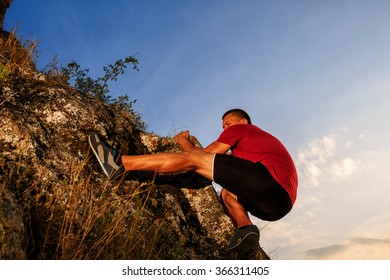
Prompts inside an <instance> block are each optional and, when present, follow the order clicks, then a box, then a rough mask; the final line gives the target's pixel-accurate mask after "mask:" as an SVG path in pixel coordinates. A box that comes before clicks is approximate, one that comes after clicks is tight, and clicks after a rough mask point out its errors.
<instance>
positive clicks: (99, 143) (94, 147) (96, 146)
mask: <svg viewBox="0 0 390 280" xmlns="http://www.w3.org/2000/svg"><path fill="white" fill-rule="evenodd" d="M93 137H95V139H93ZM96 140H97V141H96ZM88 142H89V145H90V146H91V149H92V151H93V153H94V154H95V156H96V158H97V160H98V162H99V164H100V166H101V168H102V169H103V172H104V174H106V176H107V177H110V173H109V172H108V170H107V169H106V167H105V165H104V162H103V161H102V159H101V158H100V155H99V151H98V150H97V149H99V146H101V147H102V148H103V153H104V148H105V147H104V144H103V142H102V141H101V140H100V138H99V136H97V134H95V133H93V134H91V135H89V136H88Z"/></svg>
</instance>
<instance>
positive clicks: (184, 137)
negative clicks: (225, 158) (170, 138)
mask: <svg viewBox="0 0 390 280" xmlns="http://www.w3.org/2000/svg"><path fill="white" fill-rule="evenodd" d="M189 137H190V132H189V131H188V130H186V131H183V132H180V133H179V134H177V135H176V136H175V140H176V142H177V143H178V144H180V146H181V147H182V148H183V151H191V150H201V148H198V147H195V146H194V145H193V144H192V143H191V142H190V140H189ZM229 149H230V146H229V145H228V144H224V143H220V142H213V143H211V144H210V145H208V146H207V147H206V148H203V149H202V150H203V151H205V152H208V153H213V154H214V153H217V154H224V153H226V152H227V151H228V150H229Z"/></svg>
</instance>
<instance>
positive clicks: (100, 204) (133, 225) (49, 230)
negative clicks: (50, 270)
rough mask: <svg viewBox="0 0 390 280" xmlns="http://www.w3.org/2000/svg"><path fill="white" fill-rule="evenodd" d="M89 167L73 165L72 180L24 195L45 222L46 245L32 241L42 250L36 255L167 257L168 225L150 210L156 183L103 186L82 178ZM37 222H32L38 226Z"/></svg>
mask: <svg viewBox="0 0 390 280" xmlns="http://www.w3.org/2000/svg"><path fill="white" fill-rule="evenodd" d="M86 163H87V162H84V163H82V165H74V164H73V165H71V166H70V176H69V178H68V179H65V180H64V182H63V183H62V184H61V185H60V186H56V187H55V188H52V189H48V188H44V187H43V186H42V185H41V184H34V185H32V186H31V187H30V188H29V189H27V190H25V191H24V195H25V196H28V197H31V195H32V194H34V203H33V204H32V205H30V207H31V209H30V210H32V212H34V210H33V209H35V211H37V209H39V211H38V213H40V215H39V216H40V219H41V220H40V223H43V224H44V225H43V226H41V227H36V226H35V227H34V228H35V230H38V231H40V234H39V235H40V236H41V241H40V242H39V241H38V242H37V241H36V240H34V241H35V242H30V243H35V246H36V247H39V248H38V251H37V252H36V254H37V256H36V257H37V258H39V259H78V260H80V259H156V258H164V257H165V256H164V254H165V252H164V251H163V250H164V248H159V246H157V243H160V242H161V238H162V236H163V234H162V230H163V229H164V227H165V226H166V224H165V221H164V218H161V219H154V220H152V221H151V219H148V213H147V212H148V209H147V207H146V204H147V202H148V198H149V194H150V191H151V190H152V187H153V184H151V183H148V184H139V183H137V182H134V183H133V184H131V185H130V187H129V184H127V185H126V187H124V186H123V181H122V180H119V181H117V182H115V183H113V182H111V181H109V180H107V181H105V182H101V183H100V184H99V183H97V182H96V181H93V180H92V179H91V175H88V176H84V175H83V173H84V171H85V170H84V168H85V165H86ZM42 213H45V214H42ZM33 216H34V214H33ZM43 217H46V219H45V221H43V220H42V218H43ZM162 217H163V216H162ZM35 219H36V218H34V217H32V218H31V219H30V222H32V223H35V222H34V220H35ZM39 235H38V236H39ZM35 236H37V234H36V233H35ZM34 238H36V237H34ZM37 245H38V246H37ZM34 249H35V250H36V249H37V248H34Z"/></svg>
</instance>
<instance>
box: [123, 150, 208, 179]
mask: <svg viewBox="0 0 390 280" xmlns="http://www.w3.org/2000/svg"><path fill="white" fill-rule="evenodd" d="M213 161H214V154H211V153H207V152H204V151H201V150H195V151H190V152H182V153H161V154H153V155H137V156H122V163H123V166H124V168H125V170H126V171H142V170H145V171H146V170H148V171H156V172H161V173H171V172H180V171H190V170H194V171H196V172H197V173H199V174H200V175H202V176H204V177H206V178H207V179H209V180H212V179H213V178H212V177H213V174H212V172H213Z"/></svg>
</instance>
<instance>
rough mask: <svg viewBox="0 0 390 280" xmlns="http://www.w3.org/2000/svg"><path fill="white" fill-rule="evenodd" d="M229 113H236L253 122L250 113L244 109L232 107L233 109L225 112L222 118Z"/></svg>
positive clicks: (250, 122)
mask: <svg viewBox="0 0 390 280" xmlns="http://www.w3.org/2000/svg"><path fill="white" fill-rule="evenodd" d="M229 114H233V115H236V116H238V117H241V118H243V119H246V120H247V121H248V123H249V124H252V121H251V118H250V117H249V115H248V113H247V112H245V111H244V110H242V109H231V110H229V111H227V112H226V113H225V114H223V116H222V119H223V118H224V117H226V116H227V115H229Z"/></svg>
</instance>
